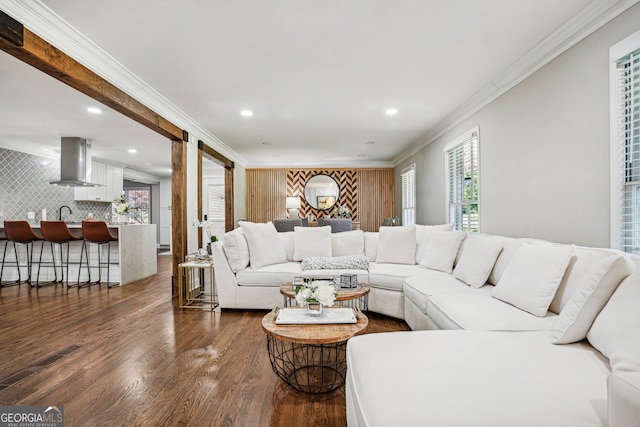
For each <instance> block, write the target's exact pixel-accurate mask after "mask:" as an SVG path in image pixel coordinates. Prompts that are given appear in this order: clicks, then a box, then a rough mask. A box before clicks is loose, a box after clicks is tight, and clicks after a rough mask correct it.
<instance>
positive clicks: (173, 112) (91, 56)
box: [0, 0, 247, 166]
mask: <svg viewBox="0 0 640 427" xmlns="http://www.w3.org/2000/svg"><path fill="white" fill-rule="evenodd" d="M0 9H2V10H3V11H4V12H5V13H6V14H8V15H10V16H11V17H12V18H14V19H16V20H18V21H20V22H21V23H22V24H23V25H24V26H25V27H26V28H28V29H29V30H30V31H31V32H33V33H35V34H36V35H38V36H39V37H41V38H42V39H44V40H46V41H47V42H49V43H51V44H52V45H54V46H56V47H57V48H58V49H60V50H61V51H63V52H64V53H66V54H67V55H69V56H70V57H72V58H73V59H75V60H76V61H78V62H79V63H81V64H82V65H84V66H85V67H87V68H89V69H90V70H91V71H93V72H95V73H96V74H98V75H99V76H100V77H102V78H103V79H105V80H107V81H108V82H110V83H111V84H113V85H115V86H117V87H118V88H119V89H121V90H123V91H124V92H126V93H127V94H129V95H130V96H132V97H133V98H135V99H137V100H138V101H140V102H141V103H143V104H144V105H146V106H147V107H149V108H150V109H152V110H153V111H155V112H156V113H158V114H160V115H161V116H163V117H164V118H166V119H167V120H169V121H171V122H173V123H174V124H175V125H177V126H180V127H181V128H183V129H187V130H188V131H189V134H197V135H198V136H199V139H202V140H203V141H204V143H205V144H206V145H208V146H209V147H211V148H213V149H214V150H216V151H217V152H219V153H220V154H222V155H224V156H225V157H227V158H229V159H231V160H233V161H234V162H237V163H239V164H240V165H242V166H244V165H246V164H247V161H246V159H245V158H244V157H242V156H241V155H240V154H238V153H237V152H236V151H234V150H233V149H232V148H230V147H229V146H228V145H226V144H225V143H224V142H222V141H221V140H220V139H219V138H218V137H216V136H215V135H214V134H212V133H211V132H210V131H208V130H207V129H205V128H204V127H202V126H201V125H200V124H198V123H197V122H196V121H195V120H194V119H193V118H191V117H190V116H189V115H187V114H186V113H185V112H184V111H182V110H181V109H179V108H178V107H177V106H176V105H175V104H173V103H172V102H171V101H169V100H168V99H167V98H165V97H164V96H162V95H161V94H160V93H159V92H157V91H156V90H155V89H154V88H152V87H151V86H149V85H148V84H147V83H145V82H144V80H142V79H140V78H139V77H138V76H136V75H135V74H133V73H132V72H131V71H129V70H128V69H127V68H126V67H125V66H124V65H122V64H121V63H120V62H118V61H117V60H116V59H115V58H114V57H112V56H111V55H109V54H108V53H107V52H105V51H104V50H103V49H102V48H100V47H99V46H98V45H96V44H95V43H93V42H92V41H91V40H89V39H88V38H87V37H86V36H85V35H84V34H82V33H81V32H80V31H78V30H77V29H76V28H75V27H73V26H71V25H70V24H69V23H68V22H67V21H65V20H64V19H62V17H61V16H60V15H58V14H56V13H55V12H54V11H53V10H51V9H49V8H48V7H47V6H46V5H44V4H43V3H42V2H41V1H40V0H28V1H27V0H24V1H21V0H0Z"/></svg>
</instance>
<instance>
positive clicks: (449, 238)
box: [420, 231, 466, 273]
mask: <svg viewBox="0 0 640 427" xmlns="http://www.w3.org/2000/svg"><path fill="white" fill-rule="evenodd" d="M465 236H466V234H465V233H464V232H462V231H432V232H431V233H430V234H429V236H428V237H427V241H426V244H425V247H424V254H422V258H421V259H420V267H423V268H429V269H431V270H438V271H443V272H445V273H451V271H453V262H454V261H455V260H456V255H457V254H458V249H460V244H461V243H462V241H463V240H464V238H465Z"/></svg>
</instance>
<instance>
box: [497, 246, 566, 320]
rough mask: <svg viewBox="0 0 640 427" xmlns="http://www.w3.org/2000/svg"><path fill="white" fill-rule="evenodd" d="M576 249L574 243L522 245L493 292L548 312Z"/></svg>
mask: <svg viewBox="0 0 640 427" xmlns="http://www.w3.org/2000/svg"><path fill="white" fill-rule="evenodd" d="M574 249H575V247H574V246H573V245H555V246H536V245H532V244H529V243H526V244H524V245H522V246H520V248H519V249H518V251H517V252H516V253H515V254H514V255H513V258H511V262H509V265H508V266H507V268H506V270H505V271H504V274H503V275H502V277H501V278H500V281H499V282H498V284H497V285H496V287H495V288H493V291H492V296H493V297H494V298H497V299H499V300H502V301H504V302H507V303H509V304H511V305H514V306H516V307H518V308H519V309H521V310H524V311H527V312H529V313H531V314H533V315H535V316H539V317H542V316H544V315H545V314H547V310H549V305H550V304H551V300H553V297H554V295H555V294H556V290H557V289H558V286H560V282H561V281H562V276H563V275H564V272H565V270H566V269H567V266H568V265H569V261H570V260H571V255H572V254H573V251H574Z"/></svg>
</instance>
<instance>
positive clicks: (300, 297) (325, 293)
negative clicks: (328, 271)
mask: <svg viewBox="0 0 640 427" xmlns="http://www.w3.org/2000/svg"><path fill="white" fill-rule="evenodd" d="M295 290H296V302H297V303H298V305H299V306H305V305H307V304H310V303H318V302H319V303H320V304H322V305H324V306H331V305H333V302H334V301H335V299H336V297H337V296H338V294H337V293H336V288H335V287H334V286H333V285H330V284H329V283H327V282H326V281H324V280H314V281H312V282H310V283H302V284H296V285H295Z"/></svg>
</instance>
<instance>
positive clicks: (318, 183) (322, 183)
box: [304, 175, 340, 210]
mask: <svg viewBox="0 0 640 427" xmlns="http://www.w3.org/2000/svg"><path fill="white" fill-rule="evenodd" d="M339 195H340V187H338V183H337V182H336V181H335V180H334V179H333V178H331V177H330V176H329V175H316V176H314V177H312V178H311V179H310V180H309V181H307V185H305V186H304V198H305V199H306V201H307V203H309V204H310V205H311V206H313V207H314V208H316V209H320V210H325V209H330V208H332V207H333V205H335V204H336V202H337V201H338V196H339Z"/></svg>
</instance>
